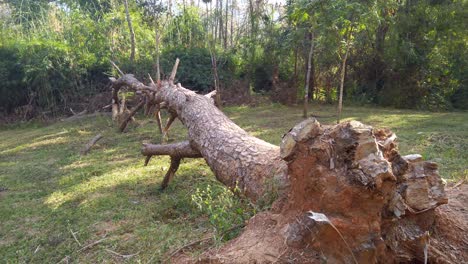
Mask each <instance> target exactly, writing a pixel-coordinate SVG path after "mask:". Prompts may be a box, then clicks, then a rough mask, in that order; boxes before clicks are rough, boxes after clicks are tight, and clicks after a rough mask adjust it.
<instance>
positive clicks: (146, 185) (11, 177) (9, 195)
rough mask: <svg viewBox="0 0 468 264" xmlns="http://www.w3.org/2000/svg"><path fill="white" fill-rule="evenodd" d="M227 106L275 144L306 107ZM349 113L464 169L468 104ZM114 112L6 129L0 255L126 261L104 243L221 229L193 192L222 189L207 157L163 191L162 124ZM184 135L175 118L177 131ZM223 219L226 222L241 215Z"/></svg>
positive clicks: (121, 246) (6, 258)
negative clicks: (155, 150) (118, 123)
mask: <svg viewBox="0 0 468 264" xmlns="http://www.w3.org/2000/svg"><path fill="white" fill-rule="evenodd" d="M225 112H226V113H227V114H228V115H229V116H230V117H231V118H232V119H233V120H234V122H236V123H237V124H239V125H240V126H241V127H243V128H244V129H246V130H247V131H248V132H250V133H251V134H253V135H255V136H257V137H260V138H262V139H264V140H266V141H269V142H271V143H274V144H279V142H280V140H281V136H282V135H283V134H284V133H286V132H287V131H288V130H289V129H290V128H291V127H293V126H294V125H295V124H296V123H298V122H299V121H300V120H302V117H301V109H300V108H298V107H284V106H280V105H267V106H262V107H257V108H248V107H231V108H226V109H225ZM311 113H313V114H314V115H317V116H319V117H318V120H319V121H320V122H322V123H325V124H327V123H328V124H330V123H333V122H335V120H334V117H332V115H333V114H334V108H333V107H331V106H313V107H312V109H311ZM344 117H345V119H346V120H348V119H356V120H359V121H362V122H364V123H367V124H370V125H373V126H374V127H381V128H382V127H388V128H391V129H392V130H393V131H394V132H396V133H397V135H398V137H399V139H398V140H399V142H400V149H401V152H402V153H403V154H411V153H420V154H422V155H423V156H424V157H425V158H426V159H429V160H433V161H436V162H438V163H439V164H440V172H441V175H442V176H443V177H444V178H446V179H454V180H456V179H462V178H464V179H466V178H467V174H468V169H467V164H468V154H467V151H466V150H467V149H468V122H467V121H468V113H429V112H415V111H406V110H394V109H382V108H360V107H349V108H345V114H344ZM109 119H110V118H109V117H97V118H91V119H83V120H80V121H77V122H72V123H66V122H58V123H55V124H52V125H49V126H41V125H37V124H36V125H35V124H27V125H16V126H9V127H3V128H2V130H0V138H1V140H0V188H7V190H6V191H1V192H0V263H54V262H55V263H56V262H59V261H60V260H62V259H63V258H64V257H66V256H69V257H70V261H73V262H75V263H96V262H124V261H125V260H124V259H122V258H121V257H118V256H115V255H113V254H111V253H109V251H106V249H110V250H113V251H115V252H119V253H121V254H135V253H138V255H136V256H135V257H133V258H131V259H129V260H126V262H132V263H158V262H161V261H163V260H164V259H165V257H166V256H167V253H168V252H170V251H171V250H173V249H175V248H177V247H179V246H181V245H184V244H186V243H189V242H191V241H194V240H197V239H200V238H203V237H207V236H211V235H213V234H214V233H215V229H216V228H215V226H213V224H211V223H213V221H212V220H213V219H212V218H213V217H212V216H213V215H209V213H207V211H206V210H199V208H198V207H197V205H196V204H195V203H194V202H193V199H192V195H193V194H195V193H197V192H196V190H197V189H201V190H206V189H207V186H208V185H209V186H211V188H212V189H216V192H218V193H219V192H222V189H221V187H220V185H219V184H218V183H217V182H216V180H215V178H214V176H213V174H212V173H211V171H210V170H209V168H208V167H207V166H206V165H205V163H204V161H203V160H202V159H192V160H189V159H187V160H185V161H184V162H183V164H182V165H181V167H180V169H179V171H178V173H177V175H176V177H175V179H174V181H173V182H172V183H171V184H170V187H169V188H168V189H167V190H165V191H160V190H159V184H160V183H161V181H162V178H163V176H164V173H165V170H166V169H167V167H168V166H169V159H168V158H167V157H159V158H153V159H152V161H151V162H150V164H149V166H147V167H143V158H142V156H141V155H140V152H139V151H140V146H141V143H142V142H153V143H157V142H158V141H159V133H158V132H157V129H156V124H155V123H151V122H149V120H148V119H143V118H141V117H140V118H138V119H139V120H140V122H141V123H142V125H140V126H138V127H131V128H130V130H129V132H127V133H123V134H121V133H118V132H116V129H115V128H114V127H113V125H112V123H111V121H110V120H109ZM97 133H103V135H104V138H103V139H102V140H101V141H99V142H98V144H97V145H96V146H95V147H94V148H93V149H92V151H91V153H90V154H89V155H87V156H80V155H79V150H80V149H81V148H82V147H83V146H84V144H86V143H87V141H88V140H89V139H91V138H92V137H93V136H95V135H96V134H97ZM185 136H186V132H185V130H184V128H183V127H182V125H181V124H180V122H176V124H175V125H174V127H173V129H172V130H171V134H170V139H171V141H180V140H183V139H185ZM216 192H215V193H216ZM211 202H213V203H216V201H211ZM222 202H225V201H224V200H223V201H222ZM233 206H234V207H242V208H243V209H244V211H243V212H242V214H245V215H244V216H245V217H247V216H248V215H250V214H251V213H252V211H249V210H251V208H249V207H248V206H246V205H245V204H243V203H234V205H233ZM219 208H225V207H223V206H221V207H219ZM241 211H242V210H241ZM227 219H229V217H228V218H227ZM217 221H219V219H218V220H217ZM226 221H227V223H222V224H223V225H226V224H227V225H229V224H235V221H242V220H239V219H238V218H236V220H234V219H233V220H232V222H229V221H230V220H226ZM215 222H216V221H215ZM71 230H73V231H74V232H76V236H77V238H78V240H79V241H80V243H81V244H82V246H84V245H87V244H89V243H92V242H94V241H97V240H99V239H102V238H103V237H105V238H106V240H104V241H102V242H101V243H99V244H98V245H96V246H94V247H92V248H90V249H88V250H84V251H82V252H78V250H79V249H80V248H82V246H79V245H78V243H77V242H76V241H75V240H74V238H73V236H72V235H71Z"/></svg>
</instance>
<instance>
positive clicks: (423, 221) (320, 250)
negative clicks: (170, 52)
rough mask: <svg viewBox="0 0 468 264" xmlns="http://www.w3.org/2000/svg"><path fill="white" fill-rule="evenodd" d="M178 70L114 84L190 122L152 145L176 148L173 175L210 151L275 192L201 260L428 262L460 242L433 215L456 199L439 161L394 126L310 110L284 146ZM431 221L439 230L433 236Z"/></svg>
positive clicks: (218, 168) (231, 179)
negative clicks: (402, 143) (186, 82)
mask: <svg viewBox="0 0 468 264" xmlns="http://www.w3.org/2000/svg"><path fill="white" fill-rule="evenodd" d="M176 64H177V63H176ZM174 68H176V67H174ZM174 76H175V73H174V70H173V74H171V78H170V80H169V81H163V82H162V83H161V84H160V85H157V86H156V85H152V86H146V85H144V84H142V83H140V82H139V81H137V80H136V79H135V78H134V77H133V76H132V75H124V76H123V77H121V78H119V79H118V80H115V79H112V82H113V90H114V91H117V92H118V90H119V89H120V88H121V87H123V86H126V87H127V88H128V89H130V90H137V91H141V92H143V93H148V94H149V95H150V96H151V97H152V100H154V101H155V102H156V103H160V104H164V105H165V106H166V107H167V109H168V110H169V112H171V113H172V114H173V115H175V116H177V117H178V118H179V119H180V121H181V122H182V124H184V126H185V127H186V128H187V130H188V141H186V142H180V143H173V144H168V145H151V144H146V145H144V147H143V150H142V153H143V154H145V155H147V156H148V155H170V156H171V167H170V169H169V171H168V173H167V174H166V177H165V179H164V184H165V185H167V184H169V180H170V178H171V177H174V174H175V171H176V170H177V167H178V166H179V163H180V159H181V158H184V157H185V158H195V157H203V158H204V159H205V161H206V162H207V164H208V166H209V167H210V168H211V170H212V171H213V172H214V174H215V176H216V178H217V179H218V180H219V181H220V182H222V183H223V184H225V185H226V186H228V187H230V188H238V189H239V190H240V192H242V193H243V194H244V195H245V196H246V197H248V198H249V199H251V200H252V201H253V202H254V203H257V204H261V203H262V202H265V201H267V199H268V198H271V197H274V199H276V201H275V202H274V203H273V205H272V207H271V210H269V211H264V212H261V213H258V214H257V215H256V216H254V217H253V218H252V219H250V220H249V223H248V224H247V227H246V229H245V230H244V232H243V233H242V234H241V235H240V236H239V237H237V238H236V239H234V240H231V241H230V242H228V243H227V244H225V245H224V246H222V247H221V248H219V249H218V248H217V249H214V250H212V251H208V252H205V253H204V254H203V255H202V256H200V257H197V258H198V261H201V262H202V263H219V262H222V261H223V260H226V259H228V260H229V263H268V262H274V261H278V260H280V259H286V260H289V259H291V260H294V262H297V263H323V261H324V260H327V261H328V262H329V263H402V262H404V263H412V262H418V263H419V262H423V261H424V258H425V256H424V254H423V252H425V251H426V252H429V253H428V255H427V257H428V259H429V261H430V262H436V261H437V260H438V259H442V260H443V259H449V258H451V255H450V254H452V253H453V252H456V251H455V250H452V249H445V251H444V252H443V253H442V251H441V250H442V249H443V248H444V245H445V244H446V243H444V242H448V243H452V242H453V241H443V240H438V239H440V238H441V237H440V236H437V234H438V232H437V229H435V228H436V227H437V226H435V225H434V223H435V221H437V219H438V215H437V214H436V213H435V211H434V209H435V208H436V207H437V206H439V205H441V204H444V203H447V197H446V195H445V192H444V185H443V183H442V181H441V179H440V176H439V175H438V172H437V164H435V163H432V162H424V161H423V160H422V157H421V156H420V155H408V156H401V155H400V154H399V153H398V151H397V148H396V144H395V139H396V135H395V134H393V133H391V132H390V131H389V130H374V129H373V128H372V127H369V126H365V125H363V124H361V123H359V122H355V121H351V122H346V123H342V124H338V125H334V126H326V125H321V124H320V123H318V121H316V120H315V119H306V120H304V121H303V122H301V123H300V124H298V125H296V126H295V127H294V128H293V129H291V130H290V132H288V133H287V134H286V135H285V136H284V137H283V139H282V143H281V147H277V146H274V145H271V144H269V143H267V142H265V141H263V140H260V139H258V138H255V137H253V136H250V135H249V134H248V133H246V132H245V131H244V130H243V129H241V128H240V127H239V126H237V125H236V124H234V123H233V122H232V121H231V120H230V119H229V118H228V117H226V116H225V115H224V114H223V113H222V112H221V111H220V110H219V109H218V108H216V107H215V106H214V104H213V102H212V100H211V99H210V98H209V97H207V96H203V95H198V94H196V93H195V92H193V91H190V90H188V89H185V88H183V87H182V86H180V85H179V84H178V85H175V84H173V83H172V81H171V80H173V79H174ZM453 224H454V226H458V224H459V223H457V222H456V221H455V222H454V223H453ZM429 230H431V231H433V232H434V234H435V235H434V236H433V237H431V243H430V245H429V243H428V240H429V232H428V231H429ZM455 242H456V241H455ZM457 243H458V242H457ZM457 243H455V244H454V245H456V246H457V247H458V246H460V244H459V243H458V244H457ZM460 243H462V242H460ZM450 245H452V244H450ZM461 245H462V244H461ZM428 248H429V251H427V249H428ZM445 252H447V255H444V253H445ZM451 252H452V253H451ZM194 262H195V260H194Z"/></svg>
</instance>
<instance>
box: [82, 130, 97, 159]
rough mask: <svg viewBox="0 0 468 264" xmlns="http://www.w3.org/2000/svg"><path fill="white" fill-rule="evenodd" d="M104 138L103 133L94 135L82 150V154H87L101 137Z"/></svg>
mask: <svg viewBox="0 0 468 264" xmlns="http://www.w3.org/2000/svg"><path fill="white" fill-rule="evenodd" d="M101 138H102V135H101V134H97V135H96V136H95V137H93V138H92V139H91V140H90V141H89V142H88V144H86V146H85V147H84V148H83V149H82V150H81V152H80V153H81V155H87V154H88V153H89V151H90V150H91V148H92V147H93V146H94V144H96V143H97V142H98V141H99V140H100V139H101Z"/></svg>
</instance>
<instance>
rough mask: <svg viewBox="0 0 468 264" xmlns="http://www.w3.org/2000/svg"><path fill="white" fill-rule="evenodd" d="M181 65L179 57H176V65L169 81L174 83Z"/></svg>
mask: <svg viewBox="0 0 468 264" xmlns="http://www.w3.org/2000/svg"><path fill="white" fill-rule="evenodd" d="M178 66H179V58H177V59H176V61H175V64H174V67H173V68H172V72H171V76H170V77H169V81H170V82H171V83H174V79H175V76H176V73H177V67H178Z"/></svg>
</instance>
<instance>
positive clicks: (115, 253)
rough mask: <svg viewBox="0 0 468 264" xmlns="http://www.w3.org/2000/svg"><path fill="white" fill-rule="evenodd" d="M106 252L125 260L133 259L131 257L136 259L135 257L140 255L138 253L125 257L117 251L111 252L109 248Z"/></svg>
mask: <svg viewBox="0 0 468 264" xmlns="http://www.w3.org/2000/svg"><path fill="white" fill-rule="evenodd" d="M104 250H105V251H107V252H109V253H111V254H114V255H116V256H118V257H121V258H124V259H129V258H131V257H134V256H136V255H138V254H140V252H139V251H138V252H137V253H135V254H129V255H123V254H120V253H118V252H115V251H113V250H110V249H108V248H106V249H104Z"/></svg>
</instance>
